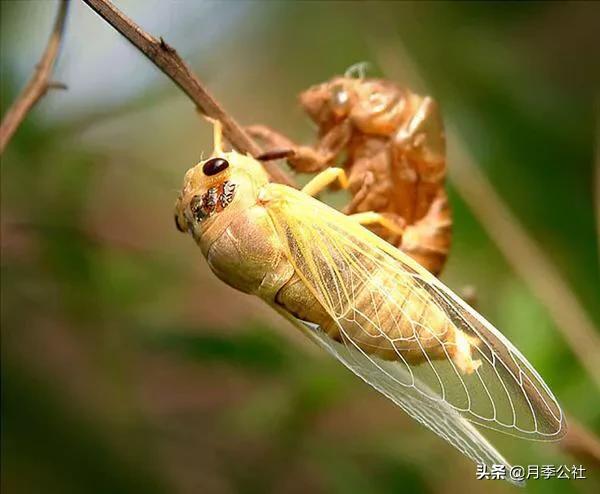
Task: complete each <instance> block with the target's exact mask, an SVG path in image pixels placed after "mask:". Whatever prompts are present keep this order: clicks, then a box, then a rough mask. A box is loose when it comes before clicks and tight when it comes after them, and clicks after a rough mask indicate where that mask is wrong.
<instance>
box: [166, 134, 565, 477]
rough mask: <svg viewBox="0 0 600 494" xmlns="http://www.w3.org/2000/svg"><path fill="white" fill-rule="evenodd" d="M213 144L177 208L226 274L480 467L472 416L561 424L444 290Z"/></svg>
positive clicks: (501, 425) (493, 453)
mask: <svg viewBox="0 0 600 494" xmlns="http://www.w3.org/2000/svg"><path fill="white" fill-rule="evenodd" d="M214 129H215V130H214V132H215V146H214V147H215V149H214V152H213V155H212V157H211V158H209V159H208V160H205V161H202V162H201V163H199V164H198V165H196V166H194V167H193V168H191V169H190V170H188V172H187V173H186V175H185V179H184V185H183V189H182V191H181V192H180V194H179V198H178V199H177V203H176V208H175V221H176V224H177V227H178V228H179V230H181V231H183V232H189V233H191V234H192V236H193V237H194V239H195V240H196V242H197V243H198V245H199V246H200V248H201V250H202V253H203V254H204V256H205V257H206V259H207V260H208V264H209V266H210V268H211V269H212V271H213V272H214V273H215V274H216V275H217V276H218V277H219V278H220V279H221V280H223V281H224V282H225V283H227V284H229V285H230V286H232V287H234V288H236V289H238V290H241V291H243V292H246V293H250V294H254V295H257V296H259V297H260V298H262V299H263V300H264V301H265V302H267V303H268V304H269V305H270V306H271V307H273V308H274V309H276V310H277V311H278V312H280V313H281V314H283V315H284V316H285V317H286V318H287V319H289V320H290V321H291V322H292V323H294V324H295V325H296V326H297V327H298V328H300V329H301V330H302V331H303V332H304V333H305V334H306V335H307V336H308V337H309V338H310V339H312V340H313V341H314V342H316V343H317V344H318V345H320V346H321V347H323V348H325V349H326V350H327V351H328V352H329V353H331V354H332V355H333V356H335V357H336V358H337V359H338V360H339V361H340V362H342V363H343V364H344V365H345V366H346V367H348V368H349V369H350V370H351V371H352V372H354V373H355V374H356V375H358V376H359V377H361V378H362V379H364V380H365V381H366V382H367V383H369V384H370V385H371V386H373V387H374V388H375V389H377V390H378V391H380V392H381V393H383V394H384V395H385V396H387V397H388V398H389V399H391V400H392V401H393V402H394V403H396V404H397V405H398V406H400V407H401V408H402V409H403V410H404V411H405V412H406V413H408V414H409V415H410V416H411V417H413V418H414V419H416V420H418V421H419V422H421V423H422V424H424V425H425V426H426V427H428V428H429V429H431V430H432V431H433V432H435V433H436V434H438V435H439V436H441V437H442V438H444V439H445V440H446V441H448V442H449V443H450V444H452V445H453V446H454V447H456V448H457V449H459V450H460V451H461V452H462V453H464V454H465V455H466V456H468V457H469V458H471V459H472V460H474V461H475V462H477V463H481V464H486V465H488V466H490V467H491V465H493V464H503V465H505V466H507V467H508V466H509V465H508V463H507V462H506V460H505V459H504V458H503V457H502V455H501V454H500V453H499V452H498V451H497V450H496V449H495V448H494V447H493V446H492V445H491V444H490V443H489V442H488V441H487V440H486V439H485V438H484V436H483V435H482V434H481V433H480V432H479V430H478V429H477V428H475V427H474V425H473V424H476V425H479V426H484V427H488V428H491V429H495V430H498V431H502V432H505V433H508V434H512V435H515V436H518V437H522V438H528V439H536V440H556V439H559V438H561V437H562V436H563V435H564V434H565V431H566V423H565V418H564V414H563V412H562V411H561V409H560V406H559V405H558V403H557V401H556V399H555V397H554V396H553V394H552V392H551V391H550V389H549V388H548V386H547V385H546V384H545V383H544V381H543V380H542V378H541V377H540V376H539V374H538V373H537V372H536V371H535V369H534V368H533V367H532V366H531V364H530V363H529V362H528V361H527V360H526V359H525V357H524V356H523V355H521V353H520V352H519V351H518V350H517V349H516V348H515V347H514V346H513V345H512V344H511V343H510V342H509V341H508V340H507V339H506V338H505V337H504V336H503V335H502V334H501V333H500V332H499V331H497V330H496V329H495V328H494V327H493V326H492V325H491V324H490V323H488V322H487V321H486V320H485V319H484V318H483V317H481V316H480V315H479V314H478V313H477V312H475V311H474V310H473V309H472V308H471V307H469V306H468V305H467V304H466V303H465V302H463V301H462V300H461V299H460V298H458V297H457V296H456V295H455V294H454V293H453V292H452V291H451V290H450V289H448V288H447V287H446V286H445V285H444V284H443V283H441V282H440V281H439V280H438V279H437V278H435V277H434V276H433V275H432V274H431V273H429V272H428V271H427V270H426V269H425V268H423V267H422V266H420V265H419V264H418V263H417V262H416V261H414V260H413V259H411V258H410V257H409V256H408V255H407V254H405V253H403V252H402V251H400V250H398V249H396V248H395V247H393V246H392V245H390V244H388V243H387V242H386V241H384V240H382V239H381V238H379V237H378V236H377V235H375V234H374V233H372V232H371V231H369V230H367V229H366V228H365V227H364V226H363V224H364V223H367V224H373V223H378V224H379V225H381V226H382V227H390V228H394V223H388V221H387V219H386V218H385V216H382V215H379V214H378V213H372V212H362V213H358V214H355V215H345V214H343V213H341V212H339V211H336V210H335V209H332V208H331V207H329V206H327V205H326V204H324V203H322V202H320V201H318V200H317V199H315V198H313V197H312V196H313V195H315V194H316V193H318V192H319V191H320V190H322V189H323V188H324V187H326V186H328V185H329V184H331V183H332V182H334V181H335V180H338V181H339V182H340V183H341V185H342V186H346V185H347V180H346V177H345V174H344V171H343V170H342V169H339V168H328V169H326V170H324V171H323V172H321V173H320V174H318V175H317V176H316V177H314V178H313V179H312V180H311V181H310V182H309V183H308V184H307V185H306V186H305V187H304V188H303V189H302V191H298V190H295V189H293V188H290V187H287V186H285V185H280V184H274V183H269V180H268V177H267V174H266V173H265V171H264V169H263V168H262V166H261V164H260V163H259V162H258V161H256V160H255V159H253V158H252V157H250V156H244V155H241V154H239V153H237V152H235V151H232V152H224V151H223V149H222V146H221V126H220V124H219V123H218V122H217V123H215V128H214Z"/></svg>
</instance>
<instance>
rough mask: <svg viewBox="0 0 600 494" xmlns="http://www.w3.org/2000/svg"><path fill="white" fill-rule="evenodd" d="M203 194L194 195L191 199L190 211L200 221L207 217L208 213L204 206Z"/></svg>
mask: <svg viewBox="0 0 600 494" xmlns="http://www.w3.org/2000/svg"><path fill="white" fill-rule="evenodd" d="M202 205H203V204H202V196H194V197H192V200H191V201H190V211H191V212H192V215H193V216H194V219H195V220H196V221H198V222H200V221H202V220H203V219H204V218H206V216H207V214H206V212H205V211H204V209H203V207H202Z"/></svg>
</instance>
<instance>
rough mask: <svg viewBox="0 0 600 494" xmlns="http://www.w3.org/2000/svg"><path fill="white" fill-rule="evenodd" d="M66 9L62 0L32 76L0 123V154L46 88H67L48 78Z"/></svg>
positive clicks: (60, 38) (66, 2)
mask: <svg viewBox="0 0 600 494" xmlns="http://www.w3.org/2000/svg"><path fill="white" fill-rule="evenodd" d="M68 10H69V0H61V1H60V5H59V7H58V13H57V14H56V20H55V21H54V27H53V28H52V33H51V34H50V39H49V40H48V44H47V45H46V50H45V51H44V54H43V55H42V58H41V59H40V61H39V63H38V64H37V66H36V68H35V72H34V73H33V77H32V78H31V80H30V81H29V82H28V83H27V86H25V89H23V92H22V93H21V94H20V95H19V97H18V98H17V99H16V100H15V102H14V103H13V104H12V106H11V107H10V108H9V109H8V111H7V112H6V114H5V115H4V118H3V119H2V124H1V125H0V154H2V153H3V152H4V148H5V147H6V145H7V144H8V142H9V141H10V139H11V137H12V136H13V134H14V133H15V131H16V130H17V129H18V128H19V125H21V122H22V121H23V119H24V118H25V117H26V116H27V113H29V111H30V110H31V109H32V108H33V107H34V106H35V104H36V103H37V102H38V101H39V100H40V99H41V98H42V97H43V96H44V95H45V94H46V93H47V92H48V90H49V89H66V86H65V85H64V84H61V83H57V82H52V81H50V77H51V76H52V70H53V69H54V64H55V63H56V58H57V57H58V52H59V51H60V45H61V42H62V38H63V33H64V31H65V24H66V21H67V12H68Z"/></svg>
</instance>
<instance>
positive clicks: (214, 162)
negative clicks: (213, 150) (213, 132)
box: [202, 158, 229, 177]
mask: <svg viewBox="0 0 600 494" xmlns="http://www.w3.org/2000/svg"><path fill="white" fill-rule="evenodd" d="M228 167H229V162H228V161H227V160H225V159H223V158H212V159H210V160H208V161H207V162H206V163H204V166H203V167H202V171H203V172H204V175H206V176H208V177H211V176H212V175H216V174H217V173H220V172H222V171H223V170H226V169H227V168H228Z"/></svg>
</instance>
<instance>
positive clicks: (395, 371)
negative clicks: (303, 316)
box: [295, 319, 521, 484]
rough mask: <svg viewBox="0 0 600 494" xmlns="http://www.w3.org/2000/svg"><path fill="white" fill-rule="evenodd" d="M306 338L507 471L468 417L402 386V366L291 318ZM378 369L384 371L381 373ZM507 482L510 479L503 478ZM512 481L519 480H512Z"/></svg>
mask: <svg viewBox="0 0 600 494" xmlns="http://www.w3.org/2000/svg"><path fill="white" fill-rule="evenodd" d="M295 322H296V323H297V324H298V325H300V326H301V327H302V328H303V329H304V330H305V332H306V333H307V334H308V335H309V337H310V338H311V339H312V340H313V341H315V342H316V343H317V344H318V345H319V346H321V347H323V348H324V349H325V350H327V351H328V352H329V353H331V354H332V355H333V356H334V357H336V358H337V359H338V360H339V361H341V362H342V363H343V364H344V365H345V366H346V367H348V369H350V370H351V371H352V372H354V373H355V374H356V375H357V376H359V377H361V378H362V379H363V380H364V381H365V382H367V383H369V384H370V385H371V386H373V387H374V388H375V389H376V390H377V391H379V392H380V393H382V394H383V395H385V396H387V397H388V398H389V399H390V400H392V401H393V402H394V403H396V405H398V406H399V407H400V408H402V409H403V410H404V411H405V412H406V413H407V414H408V415H410V416H411V417H412V418H414V419H416V420H417V421H419V422H420V423H421V424H423V425H425V426H426V427H427V428H429V429H430V430H432V431H433V432H435V433H436V434H437V435H438V436H440V437H441V438H443V439H445V440H446V441H448V442H449V443H450V444H452V445H453V446H454V447H455V448H457V449H458V450H459V451H461V452H462V453H463V454H464V455H465V456H467V457H468V458H471V459H472V460H473V461H474V462H476V463H483V464H485V465H487V466H488V467H489V468H491V467H492V465H504V466H505V467H506V468H507V472H508V471H510V464H509V463H508V462H507V461H506V459H505V458H504V457H503V456H502V455H501V454H500V453H499V452H498V451H497V450H496V449H495V448H494V446H492V445H491V444H490V443H489V442H488V440H487V439H486V438H485V437H483V436H482V435H481V433H480V432H479V431H478V430H477V429H476V428H475V427H474V426H473V424H471V423H470V422H469V421H468V420H466V419H465V418H464V417H462V416H461V415H460V414H459V413H458V412H457V411H456V410H454V409H453V408H452V407H451V406H450V405H449V404H448V403H447V402H445V401H443V400H436V399H434V398H430V397H429V396H428V395H427V394H426V395H423V394H422V393H421V391H422V389H423V385H422V384H421V389H417V388H416V387H413V386H404V385H402V384H399V382H405V381H407V380H409V379H411V377H410V376H409V375H407V371H406V369H405V368H404V367H403V366H401V365H398V364H397V363H396V362H390V361H384V360H381V359H379V358H377V357H372V356H368V355H366V354H365V353H364V352H362V351H360V350H359V349H357V348H354V347H352V346H348V345H344V344H342V343H337V342H335V341H333V340H332V339H331V338H329V337H328V336H327V334H325V333H324V332H323V331H322V330H321V328H319V326H317V325H315V324H311V323H309V322H306V321H300V320H298V319H296V321H295ZM381 370H383V371H384V372H383V373H382V372H381ZM507 479H508V480H509V481H513V479H510V478H507ZM514 483H517V484H519V483H521V482H519V481H515V482H514Z"/></svg>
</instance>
